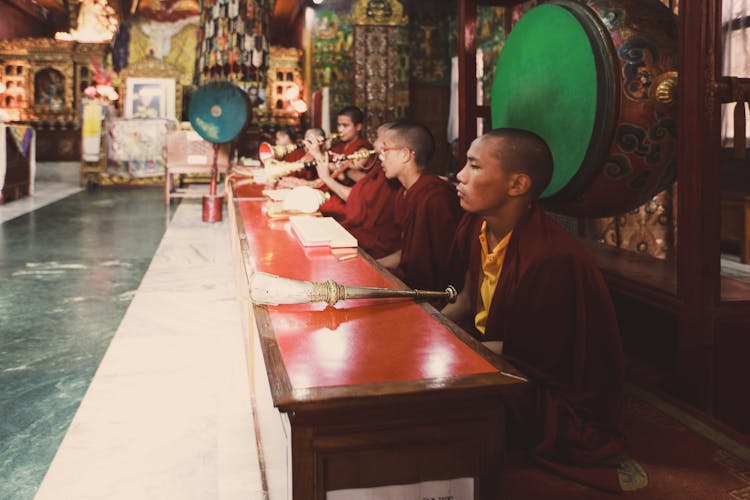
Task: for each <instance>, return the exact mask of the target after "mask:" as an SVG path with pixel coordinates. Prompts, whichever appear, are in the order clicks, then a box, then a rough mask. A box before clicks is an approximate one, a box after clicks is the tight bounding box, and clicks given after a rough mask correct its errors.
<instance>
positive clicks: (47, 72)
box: [34, 68, 65, 110]
mask: <svg viewBox="0 0 750 500" xmlns="http://www.w3.org/2000/svg"><path fill="white" fill-rule="evenodd" d="M64 104H65V77H64V76H63V74H62V73H60V72H59V71H57V70H56V69H52V68H45V69H43V70H41V71H38V72H37V73H36V75H35V76H34V105H35V106H49V108H50V109H52V110H56V109H61V108H62V107H63V105H64Z"/></svg>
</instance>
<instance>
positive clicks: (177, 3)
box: [137, 0, 239, 22]
mask: <svg viewBox="0 0 750 500" xmlns="http://www.w3.org/2000/svg"><path fill="white" fill-rule="evenodd" d="M230 1H231V2H232V3H239V0H230ZM137 5H138V10H137V13H138V16H140V17H143V18H146V19H150V20H153V21H160V22H174V21H179V20H181V19H185V18H187V17H192V16H197V15H198V14H199V13H200V3H199V0H140V1H139V2H137Z"/></svg>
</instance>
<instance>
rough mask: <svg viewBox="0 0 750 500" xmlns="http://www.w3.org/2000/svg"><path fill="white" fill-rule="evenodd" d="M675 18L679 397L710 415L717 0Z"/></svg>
mask: <svg viewBox="0 0 750 500" xmlns="http://www.w3.org/2000/svg"><path fill="white" fill-rule="evenodd" d="M679 18H680V33H681V36H680V61H681V68H680V76H679V78H680V81H679V103H678V123H679V130H678V153H677V180H678V183H679V195H678V204H677V205H678V215H677V221H678V228H677V294H678V297H679V298H680V300H681V302H682V311H681V314H680V315H679V319H678V336H677V337H678V338H677V343H678V345H677V351H678V352H677V360H678V361H677V363H678V366H677V375H678V378H679V381H680V386H681V388H682V390H683V392H684V393H685V396H686V397H687V398H688V399H689V400H690V401H691V402H692V403H693V404H695V405H696V406H697V407H699V408H701V409H705V410H708V411H709V412H710V411H711V410H712V406H713V385H714V368H715V367H714V341H715V334H716V315H717V307H718V305H719V302H720V252H719V237H720V234H719V231H720V226H721V225H720V215H719V198H720V197H719V191H720V190H719V180H720V179H719V177H720V172H719V151H720V148H721V144H720V128H719V127H720V106H719V100H718V99H717V96H716V80H717V77H718V76H719V74H720V73H719V72H720V69H719V64H720V61H721V38H720V37H721V33H720V31H719V30H720V21H721V1H720V0H706V1H705V2H681V3H680V15H679ZM698 117H700V119H698Z"/></svg>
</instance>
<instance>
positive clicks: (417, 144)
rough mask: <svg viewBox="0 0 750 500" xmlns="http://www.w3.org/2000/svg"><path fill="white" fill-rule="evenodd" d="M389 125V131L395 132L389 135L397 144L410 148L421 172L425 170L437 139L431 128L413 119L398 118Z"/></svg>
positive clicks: (390, 132)
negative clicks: (433, 135)
mask: <svg viewBox="0 0 750 500" xmlns="http://www.w3.org/2000/svg"><path fill="white" fill-rule="evenodd" d="M388 125H389V126H388V133H389V134H393V135H389V137H393V140H394V143H396V144H397V145H399V146H403V147H405V148H409V149H410V150H411V151H412V152H413V153H414V162H415V163H416V164H417V166H418V167H419V170H420V172H422V171H424V170H425V168H426V167H427V163H428V162H429V161H430V159H431V158H432V155H433V153H434V152H435V139H434V138H433V137H432V132H430V129H428V128H427V127H425V126H424V125H422V124H421V123H416V122H413V121H411V120H396V121H395V122H391V123H390V124H388Z"/></svg>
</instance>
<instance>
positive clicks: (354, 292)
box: [250, 271, 458, 306]
mask: <svg viewBox="0 0 750 500" xmlns="http://www.w3.org/2000/svg"><path fill="white" fill-rule="evenodd" d="M457 296H458V292H456V289H455V288H453V286H449V287H448V288H446V289H445V291H442V292H440V291H431V290H394V289H391V288H370V287H361V286H346V285H341V284H339V283H337V282H335V281H333V280H327V281H322V282H320V281H300V280H293V279H290V278H282V277H281V276H276V275H273V274H268V273H262V272H258V271H256V272H255V273H254V274H253V276H252V277H251V278H250V299H251V300H252V301H253V302H254V303H255V304H271V305H280V304H305V303H308V302H326V303H327V304H328V305H329V306H332V305H334V304H335V303H336V302H338V301H340V300H347V299H373V298H391V297H410V298H415V299H447V300H448V302H454V301H455V300H456V297H457Z"/></svg>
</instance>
